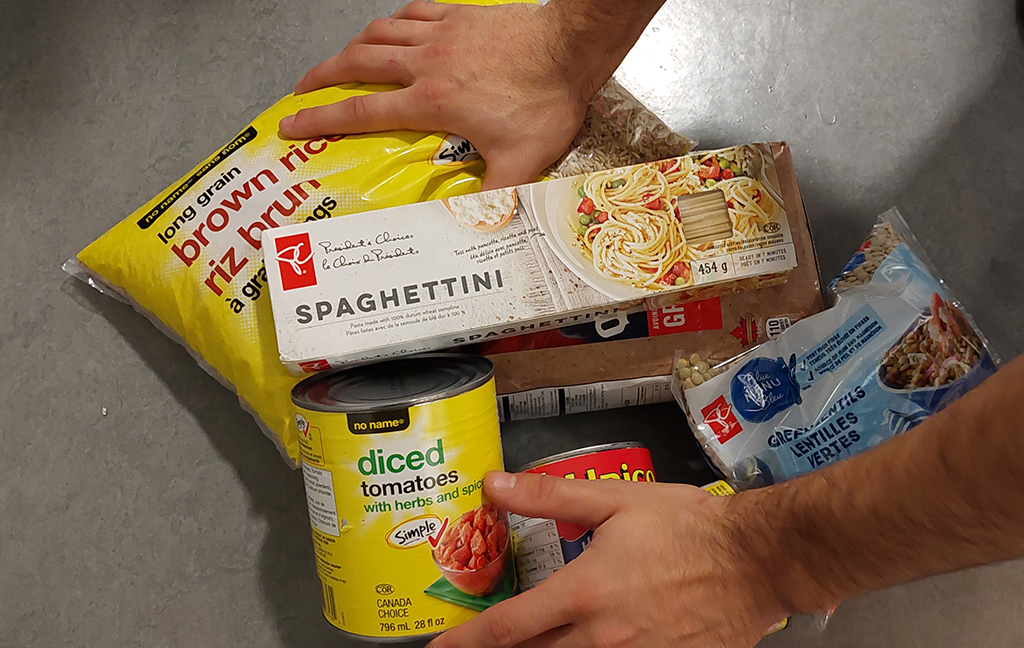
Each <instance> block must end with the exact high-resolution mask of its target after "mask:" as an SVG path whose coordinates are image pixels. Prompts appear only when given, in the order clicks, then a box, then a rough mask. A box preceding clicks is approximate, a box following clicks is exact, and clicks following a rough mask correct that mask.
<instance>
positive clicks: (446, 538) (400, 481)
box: [296, 379, 515, 638]
mask: <svg viewBox="0 0 1024 648" xmlns="http://www.w3.org/2000/svg"><path fill="white" fill-rule="evenodd" d="M296 423H297V426H298V433H299V434H298V436H299V439H300V442H299V447H300V449H301V451H302V470H303V475H304V478H305V482H306V497H307V501H308V504H309V518H310V522H311V524H312V526H313V544H314V550H315V554H316V562H317V572H318V574H319V576H320V581H321V584H322V587H323V602H324V616H325V617H327V620H328V621H330V622H331V623H332V624H333V625H334V626H336V627H338V628H339V629H341V630H344V631H346V632H350V633H353V634H357V635H363V636H366V637H375V638H397V637H411V636H416V635H424V634H431V633H435V632H440V631H443V630H445V629H448V628H451V627H453V626H456V625H458V624H460V623H462V622H464V621H466V620H468V619H470V618H472V617H473V616H475V615H476V614H477V613H479V612H480V611H482V610H484V609H486V608H487V607H490V606H491V605H494V604H495V603H497V602H498V601H501V600H503V599H505V598H508V597H509V596H511V594H512V592H513V590H514V588H515V576H514V573H513V570H512V569H511V568H510V567H511V559H510V551H509V534H508V520H507V518H506V516H505V514H504V513H500V512H498V511H497V510H495V509H494V508H493V507H492V506H491V505H490V504H489V503H488V502H486V501H485V499H484V497H483V478H484V475H486V474H487V472H489V471H491V470H501V469H502V468H503V462H502V455H501V437H500V434H499V430H498V412H497V407H496V399H495V392H494V381H493V379H492V380H491V381H489V382H488V383H487V384H486V385H483V386H481V387H478V388H477V389H474V390H473V391H470V392H467V393H465V394H461V395H458V396H454V397H452V398H448V399H445V400H441V401H437V402H434V403H428V404H425V405H417V406H415V407H410V408H396V409H393V410H388V411H382V412H374V413H373V414H359V415H357V414H353V415H346V414H340V413H326V412H315V411H310V410H306V409H302V408H299V410H298V415H297V416H296Z"/></svg>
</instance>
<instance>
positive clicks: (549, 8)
mask: <svg viewBox="0 0 1024 648" xmlns="http://www.w3.org/2000/svg"><path fill="white" fill-rule="evenodd" d="M663 2H664V0H626V1H622V0H611V1H609V0H553V1H552V2H549V3H548V4H546V5H544V6H543V7H541V8H540V12H541V18H542V20H543V21H544V22H545V24H547V25H548V26H549V29H550V31H549V35H548V39H549V45H550V47H551V52H552V57H553V59H554V62H555V65H556V68H557V69H558V70H559V72H560V74H561V75H562V76H563V79H564V81H565V82H566V83H567V85H568V86H569V87H572V88H575V89H576V90H577V92H578V93H579V95H580V96H579V97H577V99H578V100H579V101H581V102H584V103H585V102H588V101H590V99H591V98H592V97H593V95H594V94H596V93H597V91H598V90H599V89H600V88H601V86H603V85H604V83H605V82H606V81H607V80H608V79H609V78H611V76H612V74H614V73H615V70H616V69H618V67H619V64H620V63H622V60H623V59H624V58H625V57H626V54H628V53H629V50H630V49H631V48H632V47H633V45H634V44H635V43H636V41H637V40H638V39H639V38H640V36H641V34H643V31H644V29H645V28H646V27H647V24H648V23H649V22H650V21H651V19H652V18H653V17H654V15H655V14H656V13H657V11H658V9H659V8H660V7H661V5H662V4H663Z"/></svg>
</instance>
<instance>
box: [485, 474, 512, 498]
mask: <svg viewBox="0 0 1024 648" xmlns="http://www.w3.org/2000/svg"><path fill="white" fill-rule="evenodd" d="M515 487H516V476H515V475H513V474H511V473H507V472H495V473H491V490H492V491H494V493H495V494H503V493H507V492H509V491H510V490H512V489H513V488H515Z"/></svg>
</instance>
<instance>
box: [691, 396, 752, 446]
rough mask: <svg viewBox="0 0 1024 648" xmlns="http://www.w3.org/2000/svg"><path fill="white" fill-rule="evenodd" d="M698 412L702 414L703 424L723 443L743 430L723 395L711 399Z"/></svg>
mask: <svg viewBox="0 0 1024 648" xmlns="http://www.w3.org/2000/svg"><path fill="white" fill-rule="evenodd" d="M700 413H701V414H703V415H704V424H705V425H707V426H708V427H710V428H711V431H712V432H714V433H715V438H716V439H718V442H719V443H725V442H726V441H728V440H729V439H731V438H733V437H734V436H736V435H737V434H739V433H740V432H742V431H743V426H742V425H740V422H739V420H738V419H737V418H736V415H735V414H733V412H732V406H731V405H729V403H728V402H727V401H726V400H725V397H724V396H719V397H718V398H716V399H715V400H713V401H711V403H709V404H708V405H707V406H706V407H705V408H704V409H702V410H701V411H700Z"/></svg>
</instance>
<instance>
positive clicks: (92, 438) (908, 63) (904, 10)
mask: <svg viewBox="0 0 1024 648" xmlns="http://www.w3.org/2000/svg"><path fill="white" fill-rule="evenodd" d="M398 4H399V2H397V1H396V0H374V1H372V2H354V1H352V0H335V1H334V2H328V1H326V0H308V1H306V2H290V3H285V2H278V1H276V0H250V1H249V2H227V1H223V0H209V1H207V2H195V1H190V0H171V1H161V0H135V1H134V2H126V1H124V0H121V1H118V0H61V1H57V0H35V1H33V2H27V1H21V0H4V1H3V2H0V225H2V228H0V233H2V235H0V250H2V252H0V288H2V290H0V294H2V303H0V442H2V445H0V646H4V647H6V646H134V645H140V646H147V647H156V646H178V645H189V646H228V645H245V646H250V647H252V648H256V647H262V646H285V647H288V648H299V647H305V646H329V645H347V644H350V643H351V642H349V641H347V640H344V639H341V638H339V637H337V636H336V635H334V634H332V633H331V632H330V631H329V629H328V628H327V626H326V624H325V623H324V622H323V621H322V620H321V618H320V614H319V609H318V608H319V605H318V601H317V597H318V589H317V586H316V583H315V575H314V567H313V556H312V551H311V543H310V539H309V529H308V523H307V518H306V512H305V502H304V497H303V493H302V483H301V480H300V476H299V475H298V474H297V473H295V472H293V471H292V470H290V469H288V468H287V467H286V466H285V465H284V463H283V462H282V461H281V459H280V457H279V456H278V454H277V451H276V450H275V449H274V448H273V447H272V445H271V444H270V443H269V442H268V441H267V440H266V439H264V438H263V437H262V435H261V434H260V432H259V431H258V429H257V428H256V426H255V424H254V423H253V421H252V420H251V419H250V418H249V416H248V415H247V414H245V413H244V412H243V411H242V410H241V409H240V408H239V406H238V404H237V401H236V400H235V399H234V397H233V396H232V395H231V394H230V393H228V392H227V391H226V390H224V389H223V388H221V387H220V386H219V385H218V384H217V383H216V382H215V381H214V380H213V379H212V378H210V377H208V376H207V375H206V374H204V373H203V372H202V370H200V369H199V368H198V367H197V366H196V365H195V364H194V363H193V362H192V360H191V359H190V357H189V356H188V355H187V353H186V352H185V351H184V350H183V349H182V348H180V347H178V346H177V345H175V344H174V343H173V342H170V341H169V340H167V339H166V338H164V337H163V336H162V335H161V334H160V333H159V332H157V331H156V329H154V328H153V327H152V326H151V325H150V324H149V323H147V322H146V321H145V320H144V319H143V318H142V317H141V316H139V315H137V314H136V313H134V312H133V311H131V310H130V309H128V308H126V307H124V306H121V305H119V304H116V303H114V302H112V301H111V300H108V299H107V298H104V297H101V296H99V295H96V294H92V293H91V292H90V291H89V290H88V289H84V288H83V287H81V286H77V285H74V284H73V283H67V282H65V277H64V276H63V275H62V273H61V270H60V264H61V262H62V261H63V260H64V259H66V258H67V257H70V256H72V255H73V254H75V253H76V252H77V251H78V250H79V249H80V248H82V247H83V246H84V245H86V244H87V243H89V242H90V241H92V240H93V239H94V238H95V237H97V236H99V235H100V234H101V233H102V232H104V231H105V230H106V229H107V228H108V227H109V226H111V225H113V224H114V223H115V222H116V221H118V220H120V219H121V218H123V217H124V216H125V215H126V214H128V213H129V212H131V211H132V210H133V209H135V208H136V207H137V206H139V205H140V204H142V203H143V202H145V201H146V200H147V199H148V198H150V197H151V196H152V195H154V194H156V193H157V192H158V191H160V190H161V189H163V188H164V187H165V186H166V185H168V184H169V183H170V182H172V181H173V180H175V179H177V178H178V177H179V176H180V175H181V174H182V173H183V172H185V171H186V170H187V169H189V168H190V167H191V166H192V165H193V164H195V163H196V162H197V161H199V160H200V159H202V158H203V157H205V156H206V155H207V154H209V153H210V152H211V151H213V150H214V149H215V148H217V147H218V146H219V145H221V143H223V142H224V141H226V140H228V139H229V138H230V137H231V136H233V135H234V133H235V132H236V131H237V130H238V129H239V128H240V127H241V126H242V125H244V123H245V122H246V121H247V120H248V119H249V118H250V117H252V116H254V115H255V114H257V113H258V112H259V111H260V110H261V109H262V108H264V107H266V106H268V105H269V104H270V103H272V102H273V101H274V100H276V99H277V98H278V97H279V96H281V95H283V94H285V93H286V92H288V91H289V90H290V89H291V87H292V84H293V83H294V81H295V80H296V79H297V78H298V77H299V75H300V74H301V73H303V72H304V71H305V70H306V69H308V68H309V67H310V66H311V65H312V64H314V63H315V62H317V61H319V60H320V59H321V58H323V57H326V56H328V55H330V54H332V53H334V52H336V51H338V50H339V49H340V48H341V47H342V46H343V45H344V43H345V42H347V40H348V39H349V38H350V37H351V36H353V35H354V34H355V33H356V32H357V31H358V30H359V29H360V28H361V27H362V26H363V25H364V24H365V23H366V22H368V21H369V20H370V19H371V18H373V17H376V16H378V15H383V14H385V13H387V12H389V11H391V10H393V9H395V8H397V6H398ZM1014 11H1015V7H1014V6H1013V4H1012V0H950V1H948V2H928V1H926V0H892V1H889V2H879V1H877V0H843V1H839V0H825V1H824V2H821V1H813V0H785V1H784V0H732V1H731V2H709V1H701V0H670V2H669V4H668V5H667V6H666V8H665V9H664V10H663V11H662V13H661V14H660V15H659V17H658V18H657V19H656V21H655V23H654V24H653V25H652V27H651V28H650V29H649V30H648V32H647V34H646V35H645V36H644V38H643V39H642V40H641V42H640V43H639V45H638V47H637V49H636V50H635V51H634V52H633V53H632V54H631V55H630V57H629V58H628V59H627V60H626V62H625V63H624V65H623V68H622V69H621V70H620V73H619V78H620V79H621V80H622V81H623V82H624V83H625V84H626V85H627V86H628V87H629V88H631V89H632V90H633V91H634V92H635V93H636V94H637V95H638V96H639V97H640V98H641V99H643V100H644V101H645V102H647V103H648V105H649V106H651V107H652V108H653V109H654V110H655V111H656V112H658V114H659V115H661V116H662V117H663V118H664V119H665V120H666V121H667V122H668V123H669V124H670V125H672V126H673V127H674V128H676V129H677V130H679V131H680V132H683V133H686V134H689V135H692V136H696V137H698V138H699V139H700V140H701V142H702V144H703V145H704V146H717V145H726V144H730V143H737V142H742V141H749V140H763V139H786V140H788V141H789V142H790V143H791V144H792V146H793V149H794V152H795V161H796V166H797V171H798V174H799V177H800V180H801V185H802V188H803V191H804V195H805V199H806V205H807V211H808V213H809V214H810V217H811V220H812V224H813V228H814V234H815V237H816V240H817V243H818V246H819V254H820V257H821V265H822V271H823V274H824V275H825V276H830V275H831V274H832V273H833V272H835V271H836V270H837V269H838V268H839V267H840V266H841V264H842V262H843V260H844V259H845V258H846V257H847V256H848V255H849V254H850V253H851V251H852V250H853V249H854V248H855V247H856V246H857V245H858V243H859V241H860V239H861V238H862V237H863V235H864V233H865V232H866V230H867V228H868V226H869V224H870V223H871V222H872V220H873V218H874V216H875V215H876V214H877V213H879V212H881V211H883V210H884V209H885V208H887V207H889V206H891V205H898V206H900V207H901V208H902V210H903V212H904V214H905V215H906V216H907V218H908V220H909V221H910V223H911V224H912V226H913V227H914V228H915V229H916V231H917V233H918V235H919V236H920V238H921V239H922V240H923V241H924V244H925V246H926V247H927V248H928V251H929V252H930V254H931V255H932V256H933V259H934V260H935V262H936V264H937V265H938V266H939V268H940V269H941V271H942V273H943V274H944V275H945V277H946V278H947V280H948V281H949V283H950V285H951V286H952V288H953V290H954V291H955V292H956V293H957V294H958V295H959V296H960V297H961V298H962V300H963V301H964V302H966V304H967V306H968V308H969V309H970V310H971V311H972V312H973V313H974V314H975V316H976V318H977V319H978V320H979V322H980V325H981V327H982V329H983V330H984V331H985V332H986V333H987V334H988V335H989V336H990V338H991V339H992V341H993V342H994V344H995V346H996V348H997V350H998V351H999V352H1000V353H1001V354H1002V355H1003V356H1004V357H1012V356H1014V355H1016V354H1017V353H1019V352H1020V351H1021V350H1022V348H1024V339H1022V337H1021V328H1022V327H1021V317H1022V316H1024V294H1022V290H1021V286H1022V285H1024V261H1022V259H1021V254H1020V251H1021V249H1022V245H1024V227H1022V223H1024V221H1022V216H1024V214H1022V207H1021V205H1022V204H1024V172H1022V167H1024V162H1022V156H1021V151H1024V114H1022V106H1024V48H1022V46H1021V41H1020V39H1019V37H1018V34H1017V32H1016V29H1015V21H1014ZM627 430H628V431H629V432H628V433H629V434H630V436H635V434H636V431H637V430H641V431H642V432H640V435H641V438H642V440H644V441H646V442H648V443H649V444H650V445H651V446H652V447H653V448H654V450H655V455H656V458H657V463H658V469H659V471H660V472H661V475H662V477H664V478H667V479H670V480H699V479H700V478H702V476H703V468H702V464H701V463H700V460H699V458H698V457H697V455H696V453H695V448H694V447H693V445H692V442H691V441H690V440H689V438H688V436H687V434H688V433H687V431H686V429H685V427H684V422H683V420H682V418H681V417H680V415H679V413H678V411H677V410H676V409H675V407H674V406H670V405H665V406H655V407H647V408H641V409H636V410H630V411H619V412H615V413H609V414H601V415H581V416H577V417H569V418H564V419H559V420H545V421H540V422H524V423H520V424H515V425H508V426H506V427H505V429H504V436H505V443H506V452H507V455H508V457H509V459H510V460H511V461H516V460H518V459H522V458H525V457H526V456H527V455H530V454H534V453H537V452H542V451H545V450H558V449H563V448H568V447H572V446H575V445H579V444H581V443H590V442H599V441H604V440H613V439H616V438H621V437H622V436H623V435H624V434H626V431H627ZM1022 643H1024V563H1022V562H1015V563H1009V564H1003V565H998V566H993V567H987V568H983V569H976V570H972V571H967V572H963V573H959V574H953V575H948V576H943V577H938V578H932V579H929V580H926V581H923V582H919V583H916V584H912V585H908V586H904V587H897V588H894V589H891V590H888V591H885V592H880V593H877V594H873V595H869V596H864V597H862V598H860V599H857V600H854V601H851V602H849V603H847V604H845V605H844V606H843V607H842V608H841V609H840V610H839V612H838V613H837V615H836V616H835V618H834V619H833V621H832V623H831V625H830V626H829V628H828V629H827V631H826V632H825V633H824V634H822V633H819V632H818V631H817V630H816V629H815V628H814V627H813V625H812V623H811V621H810V620H808V619H797V620H795V622H794V623H793V625H792V627H791V629H789V630H787V631H785V632H783V633H780V634H778V635H775V636H773V637H770V638H768V639H766V640H765V641H764V642H763V644H764V645H765V646H770V647H776V646H778V647H781V646H808V647H810V646H826V645H828V646H836V647H845V646H866V645H871V646H976V645H986V646H1019V645H1021V644H1022Z"/></svg>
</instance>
